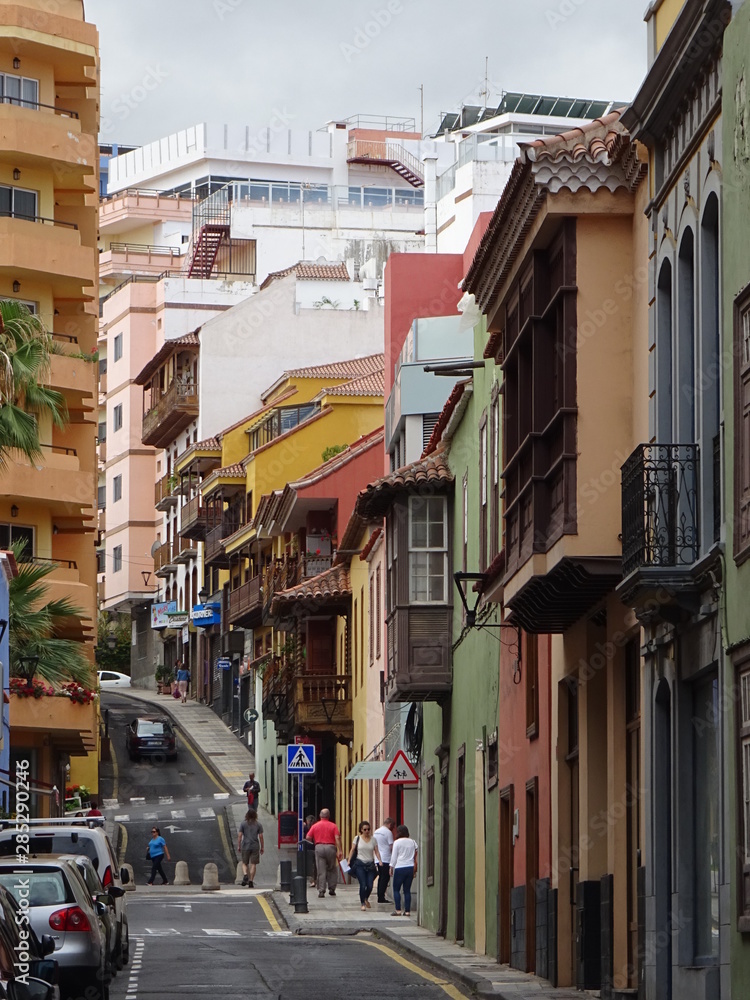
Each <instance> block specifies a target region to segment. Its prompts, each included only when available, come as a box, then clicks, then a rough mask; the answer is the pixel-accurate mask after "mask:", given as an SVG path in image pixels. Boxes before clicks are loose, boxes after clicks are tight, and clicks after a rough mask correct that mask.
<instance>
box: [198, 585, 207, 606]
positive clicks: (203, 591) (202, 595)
mask: <svg viewBox="0 0 750 1000" xmlns="http://www.w3.org/2000/svg"><path fill="white" fill-rule="evenodd" d="M198 600H199V601H200V602H201V604H205V603H206V601H207V600H208V591H207V590H206V587H205V584H204V586H202V587H201V589H200V590H199V591H198Z"/></svg>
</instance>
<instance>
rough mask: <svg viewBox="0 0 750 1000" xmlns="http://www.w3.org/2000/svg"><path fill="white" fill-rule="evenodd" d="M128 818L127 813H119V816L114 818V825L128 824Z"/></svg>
mask: <svg viewBox="0 0 750 1000" xmlns="http://www.w3.org/2000/svg"><path fill="white" fill-rule="evenodd" d="M129 822H130V816H129V814H128V813H121V814H120V815H119V816H115V823H129Z"/></svg>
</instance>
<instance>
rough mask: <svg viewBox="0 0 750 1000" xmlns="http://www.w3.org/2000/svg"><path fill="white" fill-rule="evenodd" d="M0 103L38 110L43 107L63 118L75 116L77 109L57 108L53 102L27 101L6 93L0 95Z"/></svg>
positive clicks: (76, 115)
mask: <svg viewBox="0 0 750 1000" xmlns="http://www.w3.org/2000/svg"><path fill="white" fill-rule="evenodd" d="M0 104H15V106H16V107H17V108H33V109H34V110H35V111H38V110H39V109H40V108H44V110H45V111H54V113H55V114H56V115H62V117H63V118H77V117H78V112H77V111H67V110H66V109H65V108H58V107H56V106H55V105H54V104H42V103H41V102H40V101H27V100H24V99H23V98H22V97H10V96H9V95H8V94H6V95H5V96H3V97H0Z"/></svg>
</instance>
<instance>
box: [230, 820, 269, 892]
mask: <svg viewBox="0 0 750 1000" xmlns="http://www.w3.org/2000/svg"><path fill="white" fill-rule="evenodd" d="M264 849H265V848H264V844H263V826H262V825H261V824H260V823H259V822H258V814H257V812H256V811H255V809H248V811H247V812H246V813H245V818H244V819H243V821H242V822H241V823H240V828H239V830H238V832H237V850H238V851H239V852H240V857H241V858H242V871H243V878H242V884H243V885H246V886H248V887H249V888H250V889H254V888H255V881H254V880H255V868H256V866H257V865H259V864H260V856H261V854H263V851H264Z"/></svg>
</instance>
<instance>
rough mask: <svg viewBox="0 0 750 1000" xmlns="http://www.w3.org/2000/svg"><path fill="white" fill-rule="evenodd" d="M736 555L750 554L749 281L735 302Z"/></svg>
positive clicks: (737, 557)
mask: <svg viewBox="0 0 750 1000" xmlns="http://www.w3.org/2000/svg"><path fill="white" fill-rule="evenodd" d="M734 400H735V402H734V407H735V409H734V559H735V562H737V563H741V562H744V561H745V560H746V559H747V558H748V556H750V285H747V286H746V287H745V289H744V290H743V291H742V292H741V293H740V295H739V296H738V297H737V299H736V300H735V303H734Z"/></svg>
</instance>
